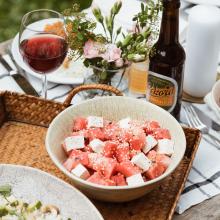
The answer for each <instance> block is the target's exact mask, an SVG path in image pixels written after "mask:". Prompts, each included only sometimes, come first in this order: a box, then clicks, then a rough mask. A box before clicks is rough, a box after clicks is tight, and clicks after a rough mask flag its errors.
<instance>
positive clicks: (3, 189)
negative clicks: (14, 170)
mask: <svg viewBox="0 0 220 220" xmlns="http://www.w3.org/2000/svg"><path fill="white" fill-rule="evenodd" d="M0 195H2V196H4V197H6V196H10V195H11V186H10V185H8V184H6V185H2V186H0Z"/></svg>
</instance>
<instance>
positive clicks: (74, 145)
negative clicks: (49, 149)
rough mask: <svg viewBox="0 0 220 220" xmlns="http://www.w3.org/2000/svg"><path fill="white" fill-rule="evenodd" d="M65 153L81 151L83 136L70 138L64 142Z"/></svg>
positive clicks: (83, 145) (83, 144)
mask: <svg viewBox="0 0 220 220" xmlns="http://www.w3.org/2000/svg"><path fill="white" fill-rule="evenodd" d="M64 144H65V147H66V151H67V152H68V151H70V150H73V149H82V148H84V147H85V142H84V136H81V135H79V136H70V137H67V138H66V139H65V140H64Z"/></svg>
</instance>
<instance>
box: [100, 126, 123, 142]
mask: <svg viewBox="0 0 220 220" xmlns="http://www.w3.org/2000/svg"><path fill="white" fill-rule="evenodd" d="M121 131H122V129H121V128H120V127H119V126H118V125H117V124H116V123H111V124H108V125H106V126H105V127H104V128H103V134H104V136H105V139H106V140H118V137H119V136H120V134H121Z"/></svg>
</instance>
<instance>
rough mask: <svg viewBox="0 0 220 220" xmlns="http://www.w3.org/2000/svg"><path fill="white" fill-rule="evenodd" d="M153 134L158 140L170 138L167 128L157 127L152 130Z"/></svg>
mask: <svg viewBox="0 0 220 220" xmlns="http://www.w3.org/2000/svg"><path fill="white" fill-rule="evenodd" d="M153 136H154V137H155V138H156V139H157V140H159V139H171V135H170V132H169V130H168V129H165V128H157V129H155V131H154V134H153Z"/></svg>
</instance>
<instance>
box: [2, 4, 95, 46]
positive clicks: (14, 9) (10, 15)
mask: <svg viewBox="0 0 220 220" xmlns="http://www.w3.org/2000/svg"><path fill="white" fill-rule="evenodd" d="M73 2H74V1H73V0H0V42H2V41H4V40H7V39H10V38H12V37H14V35H15V34H16V33H17V32H18V30H19V26H20V21H21V18H22V16H23V15H24V14H25V13H27V12H28V11H31V10H34V9H39V8H48V9H53V10H56V11H59V12H62V11H63V10H64V9H65V8H69V7H71V6H72V4H73ZM75 2H80V4H81V6H82V8H86V7H88V6H89V5H90V4H91V2H92V0H75Z"/></svg>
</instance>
